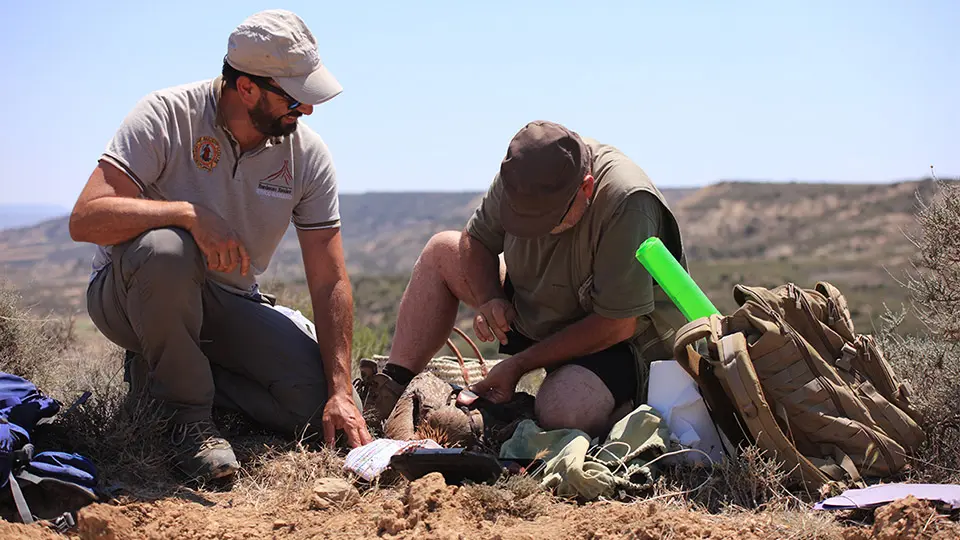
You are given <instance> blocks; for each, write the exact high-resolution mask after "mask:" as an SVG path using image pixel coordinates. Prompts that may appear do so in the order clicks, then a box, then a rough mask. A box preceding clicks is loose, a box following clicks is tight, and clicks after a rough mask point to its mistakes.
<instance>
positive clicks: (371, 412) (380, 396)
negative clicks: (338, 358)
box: [354, 358, 406, 425]
mask: <svg viewBox="0 0 960 540" xmlns="http://www.w3.org/2000/svg"><path fill="white" fill-rule="evenodd" d="M354 386H355V387H356V389H357V395H358V396H360V402H361V403H362V404H363V417H364V418H365V419H366V420H367V423H368V424H371V425H380V424H382V423H383V422H384V421H385V420H386V419H387V418H388V417H389V416H390V413H391V412H393V408H394V407H395V406H396V405H397V401H399V400H400V394H403V390H404V389H405V388H406V387H405V386H404V385H402V384H400V383H398V382H397V381H394V380H393V379H391V378H390V377H389V376H388V375H386V374H384V373H379V366H378V365H377V363H376V362H375V361H373V360H368V359H366V358H364V359H362V360H361V361H360V377H359V378H358V379H357V380H356V381H354Z"/></svg>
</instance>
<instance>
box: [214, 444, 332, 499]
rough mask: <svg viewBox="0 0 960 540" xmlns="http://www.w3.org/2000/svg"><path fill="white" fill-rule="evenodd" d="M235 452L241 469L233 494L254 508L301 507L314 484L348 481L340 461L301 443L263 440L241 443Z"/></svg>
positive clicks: (329, 454) (326, 451) (321, 448)
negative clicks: (324, 480) (339, 480)
mask: <svg viewBox="0 0 960 540" xmlns="http://www.w3.org/2000/svg"><path fill="white" fill-rule="evenodd" d="M244 443H245V444H244ZM236 450H237V453H238V457H239V458H240V459H241V460H243V461H244V467H243V469H241V473H240V476H239V478H238V479H237V481H236V485H235V486H234V487H233V493H234V494H235V495H236V496H237V499H238V500H239V501H243V502H246V503H249V504H251V505H253V506H254V507H258V508H260V507H280V506H285V505H290V504H297V503H301V502H303V501H304V500H305V498H306V497H307V496H309V494H310V492H311V489H312V488H313V486H314V485H315V484H316V482H317V480H320V479H321V478H344V479H349V474H348V473H347V472H346V471H345V470H344V468H343V458H342V457H341V456H340V455H338V454H337V451H336V450H333V449H329V448H326V447H319V448H315V449H314V448H310V447H309V446H307V445H305V444H303V443H302V442H293V443H284V442H283V441H280V440H279V439H274V438H270V437H265V438H261V439H260V440H247V441H243V442H241V443H240V444H238V445H236ZM241 456H242V457H241Z"/></svg>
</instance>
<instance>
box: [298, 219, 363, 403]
mask: <svg viewBox="0 0 960 540" xmlns="http://www.w3.org/2000/svg"><path fill="white" fill-rule="evenodd" d="M297 236H298V238H299V240H300V246H301V247H300V249H301V251H302V252H303V264H304V271H305V272H306V277H307V286H308V288H309V289H310V299H311V303H312V305H313V318H314V324H315V325H316V327H317V342H318V343H319V345H320V355H321V357H322V358H323V364H324V372H325V373H326V375H327V381H328V383H329V387H330V393H331V394H335V393H348V394H349V393H350V392H351V391H352V390H351V386H350V347H351V345H352V340H353V291H352V288H351V286H350V279H349V277H348V276H347V269H346V263H345V262H344V258H343V243H342V238H341V235H340V229H320V230H315V231H304V230H300V229H298V230H297Z"/></svg>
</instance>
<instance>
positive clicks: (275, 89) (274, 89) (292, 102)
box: [250, 77, 302, 111]
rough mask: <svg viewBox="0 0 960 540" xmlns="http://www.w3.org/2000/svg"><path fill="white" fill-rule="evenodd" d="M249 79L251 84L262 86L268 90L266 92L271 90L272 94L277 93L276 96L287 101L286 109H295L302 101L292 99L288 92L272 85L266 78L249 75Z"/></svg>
mask: <svg viewBox="0 0 960 540" xmlns="http://www.w3.org/2000/svg"><path fill="white" fill-rule="evenodd" d="M250 80H251V81H253V84H255V85H257V86H259V87H260V88H263V89H264V90H266V91H268V92H273V93H274V94H277V95H278V96H280V97H282V98H283V99H285V100H287V101H288V102H289V105H287V109H288V110H291V111H292V110H293V109H296V108H297V107H299V106H300V105H302V103H300V102H299V101H297V100H295V99H293V97H292V96H291V95H290V94H288V93H286V92H285V91H284V90H283V88H280V87H277V86H274V85H272V84H270V83H268V82H267V81H266V80H264V79H260V78H257V77H250Z"/></svg>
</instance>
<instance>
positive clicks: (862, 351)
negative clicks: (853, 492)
mask: <svg viewBox="0 0 960 540" xmlns="http://www.w3.org/2000/svg"><path fill="white" fill-rule="evenodd" d="M734 298H735V299H736V301H737V304H738V305H740V307H739V308H738V309H737V310H736V311H735V312H734V313H732V314H731V315H728V316H716V315H714V316H711V317H709V318H702V319H698V320H695V321H691V322H690V323H689V324H687V325H685V326H684V327H683V328H681V329H680V331H679V332H678V334H677V339H676V342H675V347H674V355H675V358H676V359H677V361H678V362H679V363H680V365H681V366H683V368H684V369H686V370H687V372H688V373H690V374H691V376H693V377H694V378H695V379H696V380H697V382H698V384H699V385H700V388H701V392H702V393H703V395H704V401H706V402H707V405H708V408H709V409H710V410H711V414H712V415H713V417H714V421H715V422H716V423H717V426H718V427H719V428H720V430H721V431H722V432H723V434H724V435H725V436H726V437H727V438H728V440H729V442H730V443H732V444H733V445H736V446H739V445H740V444H743V443H747V444H755V445H757V446H758V447H759V448H760V449H762V450H763V451H764V453H765V454H766V455H768V456H770V457H772V458H774V459H775V460H776V461H778V462H780V463H782V467H783V468H784V469H785V470H787V471H789V473H790V474H791V475H792V476H793V478H795V479H796V480H799V481H800V482H802V483H804V484H805V485H806V486H807V487H808V488H812V489H816V490H819V489H820V488H822V487H823V486H825V485H826V484H828V483H830V482H841V483H844V484H847V485H861V486H862V485H864V483H865V482H864V479H865V478H883V477H888V476H890V475H892V474H896V473H898V472H900V471H901V470H903V469H904V467H905V466H906V464H907V460H906V456H907V455H909V454H910V453H911V452H913V451H915V450H916V449H917V447H918V446H919V445H920V444H921V443H922V442H923V440H924V434H923V431H922V430H921V429H920V427H919V426H918V421H919V418H917V415H916V413H915V412H914V410H913V409H912V408H911V405H910V400H909V397H910V391H909V387H908V386H907V385H906V384H904V383H903V382H901V381H900V380H899V379H898V378H897V376H896V375H895V374H894V372H893V370H892V369H891V367H890V364H889V363H887V361H886V360H885V359H884V357H883V355H882V354H881V352H880V350H879V348H878V347H877V345H876V342H875V341H874V339H873V338H872V337H871V336H866V335H859V334H856V333H855V332H854V329H853V321H852V319H851V317H850V312H849V310H848V309H847V303H846V300H845V299H844V297H843V295H842V294H841V293H840V291H839V290H837V288H836V287H834V286H833V285H831V284H829V283H826V282H819V283H817V284H816V287H815V289H814V290H809V289H801V288H799V287H797V286H796V285H794V284H793V283H788V284H786V285H781V286H779V287H776V288H774V289H766V288H762V287H745V286H742V285H738V286H736V287H735V288H734Z"/></svg>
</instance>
